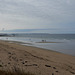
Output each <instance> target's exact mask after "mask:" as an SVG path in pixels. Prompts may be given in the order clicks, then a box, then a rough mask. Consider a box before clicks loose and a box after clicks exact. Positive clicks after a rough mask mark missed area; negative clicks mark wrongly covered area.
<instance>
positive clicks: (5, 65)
mask: <svg viewBox="0 0 75 75" xmlns="http://www.w3.org/2000/svg"><path fill="white" fill-rule="evenodd" d="M74 59H75V56H71V55H67V54H63V53H59V52H56V51H52V50H47V49H42V48H37V47H32V46H24V45H20V44H19V43H15V42H11V43H10V42H9V41H2V40H0V65H2V67H0V69H2V70H7V69H12V68H13V66H15V67H19V68H21V69H23V70H25V71H28V72H32V73H34V74H36V75H52V74H54V75H73V74H75V60H74Z"/></svg>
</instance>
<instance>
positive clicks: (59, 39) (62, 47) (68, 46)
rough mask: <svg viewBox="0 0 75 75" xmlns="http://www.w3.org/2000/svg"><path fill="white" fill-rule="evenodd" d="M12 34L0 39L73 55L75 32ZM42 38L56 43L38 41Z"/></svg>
mask: <svg viewBox="0 0 75 75" xmlns="http://www.w3.org/2000/svg"><path fill="white" fill-rule="evenodd" d="M10 35H11V34H10ZM13 35H14V36H11V37H0V40H9V41H19V42H25V43H30V44H22V45H28V46H35V47H40V48H45V49H48V50H53V51H57V52H61V53H64V54H69V55H73V56H75V34H39V33H37V34H36V33H34V34H32V33H27V34H24V33H18V34H13ZM42 40H46V42H56V43H38V42H41V41H42Z"/></svg>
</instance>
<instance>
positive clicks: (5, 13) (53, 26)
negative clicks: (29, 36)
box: [0, 0, 75, 33]
mask: <svg viewBox="0 0 75 75" xmlns="http://www.w3.org/2000/svg"><path fill="white" fill-rule="evenodd" d="M3 28H4V29H5V30H10V29H48V30H49V29H50V30H51V32H57V33H58V32H61V33H63V32H64V33H75V0H0V30H2V29H3Z"/></svg>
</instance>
